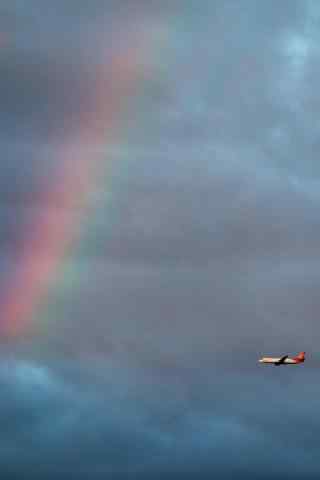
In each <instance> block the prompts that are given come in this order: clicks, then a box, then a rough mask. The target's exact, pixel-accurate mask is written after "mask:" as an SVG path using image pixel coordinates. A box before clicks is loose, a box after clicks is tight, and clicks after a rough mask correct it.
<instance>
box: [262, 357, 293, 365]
mask: <svg viewBox="0 0 320 480" xmlns="http://www.w3.org/2000/svg"><path fill="white" fill-rule="evenodd" d="M280 360H281V357H262V358H260V360H259V363H275V364H277V363H279V361H280ZM281 363H286V364H296V363H299V362H297V361H296V360H293V358H285V359H284V360H283V362H281Z"/></svg>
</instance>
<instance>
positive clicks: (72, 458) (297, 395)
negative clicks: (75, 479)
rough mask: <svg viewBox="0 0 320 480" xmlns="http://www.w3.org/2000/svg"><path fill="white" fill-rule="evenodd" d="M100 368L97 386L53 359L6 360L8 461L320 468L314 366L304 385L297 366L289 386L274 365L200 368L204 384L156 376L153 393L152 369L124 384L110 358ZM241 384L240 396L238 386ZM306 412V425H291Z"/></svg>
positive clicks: (46, 465)
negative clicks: (238, 372)
mask: <svg viewBox="0 0 320 480" xmlns="http://www.w3.org/2000/svg"><path fill="white" fill-rule="evenodd" d="M99 368H100V369H102V368H103V369H106V371H107V374H106V376H105V378H104V380H103V382H102V383H100V386H99V387H98V388H97V386H95V387H94V388H92V385H91V386H90V384H86V385H85V384H82V383H81V380H79V379H78V381H77V382H76V381H73V382H71V381H70V378H69V380H67V379H66V378H67V377H66V375H64V377H63V376H61V372H60V375H59V374H58V373H57V371H55V370H54V369H52V367H45V366H43V365H40V366H39V365H37V364H35V363H30V362H26V361H21V360H20V361H19V360H18V361H17V360H11V361H9V362H7V363H2V366H1V371H0V380H1V387H2V392H3V394H2V397H1V418H2V425H3V430H2V431H3V433H5V435H4V437H3V442H2V450H1V456H0V464H1V471H8V472H12V474H16V475H18V474H27V475H33V474H34V475H36V476H37V475H38V476H39V477H40V476H42V478H51V475H58V474H59V476H60V478H67V476H68V475H69V476H70V475H80V476H81V477H83V478H102V476H103V475H107V476H110V477H112V478H114V475H116V476H119V478H133V477H134V476H135V475H139V476H142V477H143V478H144V476H146V475H155V476H157V475H159V474H161V473H162V474H168V475H169V478H171V477H172V478H176V476H179V475H182V474H183V475H187V476H188V475H189V476H190V478H195V477H194V476H198V475H200V474H201V475H203V478H206V477H207V476H209V475H220V476H221V475H222V476H223V478H229V477H230V475H231V474H237V475H238V476H240V477H241V476H242V475H246V478H256V475H257V473H258V472H261V471H263V472H264V473H265V474H268V475H269V478H280V476H281V475H283V474H286V475H290V476H291V475H292V476H295V475H299V474H300V475H304V476H305V478H309V477H308V475H310V478H311V475H312V474H313V473H316V472H317V469H318V462H317V460H316V456H315V453H316V450H315V449H316V447H315V443H314V442H315V440H316V437H317V435H318V431H319V425H318V423H317V422H316V421H315V422H314V423H313V428H312V429H306V428H304V424H305V422H307V423H308V422H309V421H310V418H311V417H312V416H313V415H315V411H316V408H317V406H316V403H314V402H312V400H311V404H309V408H308V410H307V411H306V412H305V413H302V412H301V409H300V402H301V401H303V402H304V399H305V396H307V397H308V398H310V399H312V398H313V397H312V396H313V395H314V394H316V395H318V392H317V387H316V386H315V383H314V376H313V375H311V376H309V377H307V378H305V377H304V378H305V379H304V380H303V382H304V392H302V391H301V390H300V391H296V388H295V386H294V382H295V381H297V380H298V378H300V379H302V377H301V375H300V373H295V374H293V375H290V374H289V378H290V379H291V381H292V383H290V382H288V376H287V373H286V374H285V375H284V376H282V377H281V378H282V381H283V382H284V383H282V386H281V384H280V383H279V379H278V380H277V379H276V376H274V375H271V377H270V376H269V379H267V378H261V377H260V378H258V377H254V376H252V377H250V376H247V377H246V376H238V377H237V376H234V375H230V376H226V377H225V378H224V379H221V378H220V379H218V377H216V376H214V378H211V379H210V382H209V379H208V380H207V382H206V384H201V383H199V382H198V384H197V383H196V379H195V378H194V379H193V380H194V385H193V386H194V387H195V388H196V389H197V390H196V392H197V393H196V394H195V392H193V394H192V391H191V389H190V391H188V392H184V391H183V390H180V389H179V388H177V387H176V386H175V385H168V384H167V386H166V388H165V389H163V388H162V387H161V385H160V384H159V385H157V384H156V383H155V381H153V382H152V389H153V393H152V394H150V390H149V391H148V384H147V382H146V379H145V380H144V381H141V378H140V379H139V377H136V380H135V381H133V379H132V380H131V381H128V379H125V385H126V389H123V387H122V388H121V387H119V385H121V380H124V379H123V378H122V379H121V376H120V377H119V376H118V378H117V381H115V374H116V372H115V371H114V370H113V372H111V370H110V367H108V365H104V366H102V365H99ZM262 375H264V374H262ZM80 378H81V373H80ZM149 389H150V386H149ZM235 389H237V392H238V395H237V396H236V398H235V397H234V395H230V394H231V392H234V391H235ZM270 392H276V393H277V395H273V396H272V395H271V393H270ZM146 393H147V395H146ZM270 395H271V396H270ZM253 398H254V402H253ZM297 417H298V420H297ZM297 421H298V422H299V425H300V426H301V428H299V430H298V432H297V431H296V430H295V429H294V428H293V427H292V425H293V424H295V425H297ZM288 438H290V442H289V447H288V448H284V446H285V445H287V444H288ZM16 459H19V462H16ZM156 478H157V477H156Z"/></svg>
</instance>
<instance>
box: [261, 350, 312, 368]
mask: <svg viewBox="0 0 320 480" xmlns="http://www.w3.org/2000/svg"><path fill="white" fill-rule="evenodd" d="M305 354H306V352H300V353H299V354H298V355H297V356H296V357H293V358H290V357H289V355H283V356H282V357H262V358H260V360H259V363H271V364H273V365H276V366H277V367H278V366H279V365H297V364H299V363H303V362H304V360H305Z"/></svg>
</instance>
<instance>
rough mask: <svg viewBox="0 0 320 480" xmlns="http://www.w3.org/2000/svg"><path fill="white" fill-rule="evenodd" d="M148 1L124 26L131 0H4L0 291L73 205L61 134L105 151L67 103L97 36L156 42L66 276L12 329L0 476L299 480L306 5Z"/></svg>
mask: <svg viewBox="0 0 320 480" xmlns="http://www.w3.org/2000/svg"><path fill="white" fill-rule="evenodd" d="M146 3H148V4H149V7H146ZM155 3H156V2H139V7H137V8H136V11H135V12H134V13H135V16H134V21H132V22H131V23H130V18H132V17H131V13H132V11H133V9H132V6H130V5H132V2H129V1H128V2H121V7H119V5H120V4H119V2H109V3H108V5H107V6H106V5H103V4H102V3H101V2H91V3H90V5H89V4H88V2H82V1H81V2H70V3H68V4H66V3H65V2H64V3H63V2H59V3H57V5H55V8H54V11H53V10H52V8H51V6H50V5H49V3H48V2H42V3H41V6H40V5H39V9H36V10H37V11H35V13H34V15H30V7H29V6H26V5H22V4H20V3H17V2H15V3H12V2H11V3H10V5H12V6H10V7H9V4H8V6H7V7H6V12H7V15H9V16H10V15H11V17H10V18H14V19H15V20H14V21H15V22H16V25H17V28H16V29H15V31H14V37H15V38H14V41H12V40H11V42H12V43H11V44H8V45H7V46H6V48H4V49H1V50H0V55H1V61H2V65H3V74H2V78H1V80H0V87H1V88H0V90H1V92H2V94H1V95H2V102H1V103H2V106H3V108H2V113H1V114H0V116H1V118H2V119H3V130H2V135H1V153H2V161H1V167H0V172H1V175H0V201H1V208H0V217H1V222H2V223H1V226H2V228H1V234H0V249H1V257H0V260H1V282H2V283H3V285H5V284H6V278H7V274H8V273H9V272H10V271H11V269H13V270H14V269H15V268H18V267H19V265H20V263H19V262H20V258H21V257H19V252H21V240H23V238H24V234H25V232H28V231H29V230H30V229H31V228H32V226H33V225H34V222H35V221H36V219H38V218H39V216H40V215H45V218H47V219H50V216H51V215H53V216H54V217H55V216H56V215H59V212H60V213H63V214H66V210H68V212H67V214H68V215H69V217H68V218H69V219H70V223H72V222H73V221H74V220H75V219H77V216H78V214H79V212H78V210H77V206H76V205H69V204H68V203H67V202H64V201H63V199H61V201H59V199H58V201H55V203H53V202H52V201H50V199H49V200H48V199H47V197H46V196H45V195H44V192H46V189H47V188H50V186H51V185H52V180H53V178H54V175H55V173H56V171H57V169H59V168H60V167H63V166H64V165H65V164H64V158H62V157H60V154H61V150H62V148H63V146H64V142H67V144H68V142H70V143H71V144H72V141H73V139H74V138H76V139H77V140H78V141H79V145H80V147H81V146H82V143H83V148H84V149H86V152H88V157H90V154H91V153H90V152H92V151H96V150H97V149H100V148H101V145H98V144H93V145H88V144H86V142H85V138H83V137H82V135H81V129H80V125H79V122H80V119H79V112H80V110H81V109H83V111H86V108H87V106H88V105H89V104H90V98H91V96H90V95H92V91H93V86H94V85H95V75H96V73H97V69H96V68H97V65H98V64H99V62H98V60H100V59H101V51H102V50H103V48H104V46H106V49H107V50H108V48H109V47H110V45H111V47H112V48H113V46H114V47H115V49H117V47H119V48H120V49H121V45H123V42H124V43H125V44H126V42H128V38H129V37H130V36H129V35H128V29H129V28H131V29H132V30H130V31H134V30H135V29H137V28H138V27H140V26H141V27H145V26H146V25H149V26H150V25H151V26H152V27H153V26H154V27H155V29H157V28H158V29H159V30H160V33H161V32H162V36H161V35H160V37H161V38H160V40H161V42H160V43H161V44H160V45H158V49H155V52H154V54H153V58H152V61H150V65H148V68H149V67H150V70H149V69H147V72H146V75H145V76H144V77H143V79H142V80H141V83H140V84H139V87H140V88H139V89H138V90H139V91H138V92H137V93H136V94H135V95H133V96H132V97H131V98H130V100H131V110H130V112H131V114H128V115H127V116H125V115H124V117H125V118H123V125H125V128H124V129H123V131H121V132H120V133H121V135H120V136H119V141H118V144H114V145H113V146H112V148H111V147H110V149H109V152H108V153H109V155H110V156H109V157H108V159H107V158H106V162H107V160H108V161H112V165H113V168H112V173H111V174H110V176H109V177H108V179H107V183H104V178H101V179H100V180H99V182H98V183H97V184H96V185H95V186H94V187H93V190H92V192H90V194H91V197H90V198H92V207H93V208H92V210H90V211H89V213H88V216H87V217H86V219H85V220H86V221H87V222H84V224H83V226H82V227H83V228H81V238H80V240H79V244H77V246H75V247H74V248H73V249H71V251H70V254H69V255H68V256H66V258H65V262H64V264H63V276H62V278H60V277H59V278H57V280H56V283H55V284H54V286H53V287H54V288H52V290H51V292H50V295H49V298H48V299H47V300H48V302H47V304H46V305H44V308H43V309H42V310H41V311H38V312H35V314H34V318H33V319H32V320H33V324H32V328H30V331H28V332H26V334H25V336H24V338H20V339H18V340H17V342H16V344H15V345H13V344H12V343H11V344H9V343H8V344H4V342H3V345H2V352H3V354H2V355H3V359H2V363H1V365H0V384H1V391H2V395H1V399H0V417H1V425H2V427H3V428H2V433H3V436H2V449H1V453H0V470H1V472H2V473H3V472H4V473H3V475H7V478H9V477H10V475H11V477H13V478H14V477H16V478H19V477H20V478H21V476H22V475H23V476H24V478H28V475H29V476H31V477H32V478H34V477H35V476H37V475H38V477H39V478H48V479H49V478H54V477H56V476H57V475H58V476H59V478H63V476H65V478H67V476H68V478H70V477H71V476H72V475H74V476H79V477H80V478H81V477H83V478H99V477H100V478H105V476H106V474H107V475H109V476H110V478H117V476H119V478H128V477H132V476H139V477H140V476H141V477H143V476H146V477H148V478H150V477H151V478H157V476H158V477H160V476H163V475H166V476H167V477H168V478H170V477H172V478H179V477H180V478H185V477H187V478H188V476H189V477H190V478H199V477H200V478H201V477H202V478H212V477H213V476H217V477H220V478H226V479H228V478H231V477H232V478H234V477H240V478H241V476H243V477H245V478H248V479H250V478H257V477H260V478H263V475H265V476H266V478H271V479H272V478H274V479H276V478H280V477H281V478H283V477H284V476H290V477H292V478H294V476H295V475H296V476H298V475H299V476H300V477H301V476H303V477H304V478H308V476H309V477H310V478H311V477H312V475H314V476H315V475H317V474H318V472H319V462H318V460H317V452H316V450H317V446H318V440H317V439H318V436H319V424H318V421H317V399H318V398H319V391H318V387H317V379H316V369H317V362H318V353H317V352H318V343H317V333H318V325H317V312H318V310H319V307H320V305H319V295H318V290H319V280H320V277H319V271H318V245H319V240H320V238H319V235H320V230H319V218H318V217H319V216H318V212H319V194H318V191H317V189H318V175H319V167H318V166H317V165H316V160H315V157H314V152H315V151H317V142H318V140H317V138H318V130H317V128H318V127H317V121H316V120H317V108H316V102H317V98H316V97H317V91H318V90H317V88H318V87H317V86H318V84H319V82H318V80H319V69H318V67H317V65H318V62H317V55H318V47H317V44H318V33H317V29H316V23H317V22H316V19H317V12H316V4H315V3H309V2H308V3H307V4H302V3H301V2H294V1H292V0H290V1H289V0H288V1H283V2H281V5H280V4H278V3H275V2H269V3H266V4H265V5H263V6H262V5H261V6H259V8H258V9H257V5H256V3H255V2H253V1H247V2H244V3H241V4H236V3H235V2H215V3H212V2H203V3H201V5H200V4H199V2H191V1H190V2H176V3H175V5H174V7H173V6H170V5H169V3H168V4H167V5H165V6H161V7H160V6H159V4H158V5H155ZM170 4H171V5H172V2H170ZM161 5H163V2H162V3H161ZM146 12H147V13H146ZM146 19H148V21H147V20H146ZM12 22H13V20H12ZM13 23H14V22H13ZM130 25H131V27H130ZM4 27H5V25H4V26H3V28H4ZM13 30H14V28H13ZM104 35H105V36H104ZM102 38H104V39H105V42H102V41H101V39H102ZM39 39H41V41H39ZM107 40H108V41H107ZM109 40H110V42H109ZM102 44H103V45H102ZM10 45H11V46H10ZM111 47H110V48H111ZM112 48H111V49H112ZM108 51H109V50H108ZM104 58H105V61H106V65H108V59H109V57H108V55H106V57H104ZM151 64H152V65H151ZM81 111H82V110H81ZM125 129H126V132H125ZM81 142H82V143H81ZM93 143H94V142H93ZM114 143H116V142H114ZM91 149H92V150H91ZM72 159H73V158H72ZM74 169H75V172H76V163H75V167H74ZM310 177H312V178H310ZM52 218H53V217H52ZM55 218H56V217H55ZM37 248H38V249H39V250H38V251H37V252H36V253H37V259H38V260H39V261H43V259H45V258H46V255H47V254H50V252H48V251H46V246H45V245H43V246H41V247H40V246H39V247H37ZM31 253H33V252H31ZM302 349H303V350H306V351H307V353H308V357H307V362H306V364H305V365H303V367H301V368H298V369H287V368H284V369H260V368H259V370H258V366H257V364H256V361H257V358H258V356H259V355H260V354H264V353H265V354H268V353H270V354H273V353H274V354H280V353H295V351H298V350H302Z"/></svg>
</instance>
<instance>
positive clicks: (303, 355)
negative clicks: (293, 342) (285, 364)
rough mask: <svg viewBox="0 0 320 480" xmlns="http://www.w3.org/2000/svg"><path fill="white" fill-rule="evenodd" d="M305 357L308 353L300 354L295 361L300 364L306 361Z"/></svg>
mask: <svg viewBox="0 0 320 480" xmlns="http://www.w3.org/2000/svg"><path fill="white" fill-rule="evenodd" d="M305 355H306V352H300V353H298V355H297V356H296V357H295V360H298V362H304V360H305Z"/></svg>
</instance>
